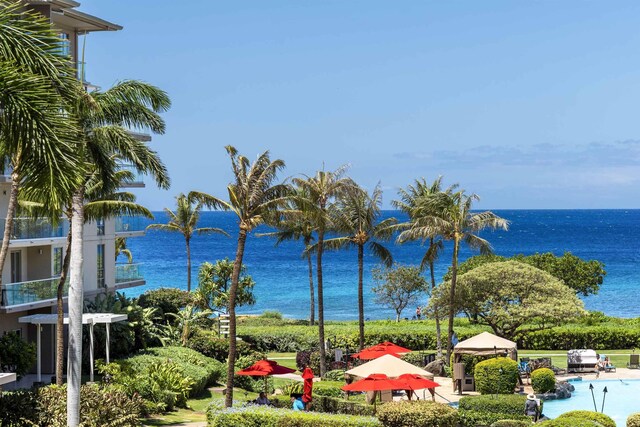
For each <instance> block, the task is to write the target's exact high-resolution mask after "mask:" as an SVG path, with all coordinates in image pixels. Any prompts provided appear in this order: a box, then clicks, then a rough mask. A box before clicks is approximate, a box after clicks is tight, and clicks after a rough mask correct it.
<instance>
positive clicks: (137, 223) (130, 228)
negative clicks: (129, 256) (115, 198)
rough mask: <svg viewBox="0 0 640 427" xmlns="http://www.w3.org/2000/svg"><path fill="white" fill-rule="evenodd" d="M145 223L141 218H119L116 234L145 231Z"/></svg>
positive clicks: (117, 218)
mask: <svg viewBox="0 0 640 427" xmlns="http://www.w3.org/2000/svg"><path fill="white" fill-rule="evenodd" d="M144 230H145V221H144V218H143V217H141V216H119V217H116V233H131V232H134V231H144Z"/></svg>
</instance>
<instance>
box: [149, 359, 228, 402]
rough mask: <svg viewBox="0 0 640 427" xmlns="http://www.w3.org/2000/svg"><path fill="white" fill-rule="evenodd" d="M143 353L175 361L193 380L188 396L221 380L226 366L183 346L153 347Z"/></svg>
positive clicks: (224, 375) (224, 374)
mask: <svg viewBox="0 0 640 427" xmlns="http://www.w3.org/2000/svg"><path fill="white" fill-rule="evenodd" d="M143 354H148V355H153V356H156V357H160V358H163V359H166V360H170V361H171V362H173V363H176V364H177V365H179V366H180V368H181V369H182V370H183V371H184V373H185V375H187V376H189V377H191V378H192V379H193V380H194V385H193V386H192V388H191V391H190V392H189V396H195V395H197V394H199V393H201V392H202V391H204V389H205V388H207V387H208V386H210V385H213V384H216V383H219V382H222V380H223V379H224V377H226V366H225V365H224V364H222V363H220V362H218V361H217V360H215V359H212V358H210V357H207V356H204V355H202V354H200V353H198V352H197V351H195V350H192V349H190V348H185V347H155V348H150V349H148V350H147V351H145V352H144V353H143Z"/></svg>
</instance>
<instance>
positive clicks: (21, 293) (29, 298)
mask: <svg viewBox="0 0 640 427" xmlns="http://www.w3.org/2000/svg"><path fill="white" fill-rule="evenodd" d="M59 281H60V278H59V277H51V278H48V279H40V280H30V281H27V282H19V283H7V284H4V285H2V293H1V294H0V295H1V297H2V298H1V299H0V308H2V309H3V311H6V312H11V311H22V310H26V309H31V308H38V307H44V306H47V305H53V303H55V300H56V299H57V295H58V282H59ZM68 294H69V283H68V282H67V283H65V284H64V288H63V296H65V297H66V296H68Z"/></svg>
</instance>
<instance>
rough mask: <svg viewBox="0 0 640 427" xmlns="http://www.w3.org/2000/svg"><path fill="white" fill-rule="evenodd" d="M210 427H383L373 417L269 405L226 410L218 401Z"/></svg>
mask: <svg viewBox="0 0 640 427" xmlns="http://www.w3.org/2000/svg"><path fill="white" fill-rule="evenodd" d="M207 420H208V423H209V425H210V426H225V427H257V426H260V427H324V426H327V425H330V426H334V427H379V426H380V425H381V424H380V422H379V421H378V420H377V419H376V418H373V417H363V416H351V415H334V414H326V413H315V412H300V411H292V410H290V409H276V408H269V407H265V406H245V407H241V408H233V409H229V410H224V409H221V408H220V404H219V403H216V402H214V403H213V404H212V405H210V406H209V408H208V409H207Z"/></svg>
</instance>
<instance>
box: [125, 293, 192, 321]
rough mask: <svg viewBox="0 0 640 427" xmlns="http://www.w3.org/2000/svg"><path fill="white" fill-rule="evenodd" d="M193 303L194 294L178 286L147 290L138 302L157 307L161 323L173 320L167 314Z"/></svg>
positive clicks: (142, 304) (144, 305) (175, 312)
mask: <svg viewBox="0 0 640 427" xmlns="http://www.w3.org/2000/svg"><path fill="white" fill-rule="evenodd" d="M192 303H193V295H192V294H191V293H189V292H186V291H183V290H181V289H177V288H159V289H152V290H148V291H146V292H145V293H144V294H142V295H140V297H139V298H138V304H140V306H141V307H143V308H155V309H157V310H158V311H157V313H156V314H157V316H158V317H159V322H160V323H163V324H164V323H165V322H166V321H167V320H171V319H170V318H168V317H167V314H169V313H172V314H177V313H178V312H179V311H180V309H182V308H184V307H186V306H187V305H189V304H192Z"/></svg>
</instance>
